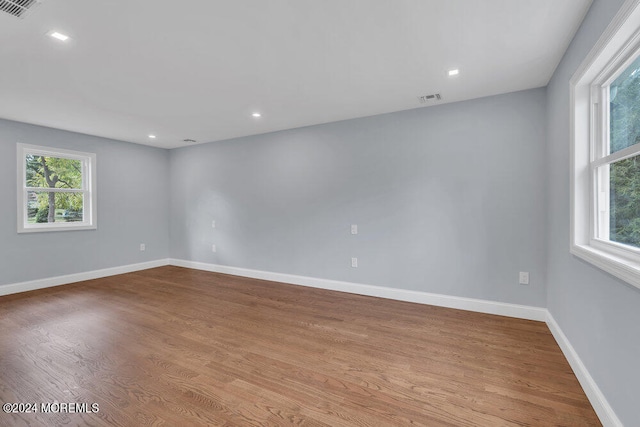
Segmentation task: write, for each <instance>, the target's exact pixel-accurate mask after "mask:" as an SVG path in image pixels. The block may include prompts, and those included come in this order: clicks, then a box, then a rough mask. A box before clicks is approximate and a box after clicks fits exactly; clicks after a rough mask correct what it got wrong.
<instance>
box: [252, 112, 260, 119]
mask: <svg viewBox="0 0 640 427" xmlns="http://www.w3.org/2000/svg"><path fill="white" fill-rule="evenodd" d="M252 116H253V117H256V118H257V117H261V116H262V114H260V113H253V114H252Z"/></svg>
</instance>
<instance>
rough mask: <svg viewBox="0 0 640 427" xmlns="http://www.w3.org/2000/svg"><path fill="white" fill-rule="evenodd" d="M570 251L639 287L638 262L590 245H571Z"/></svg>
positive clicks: (639, 272) (639, 268)
mask: <svg viewBox="0 0 640 427" xmlns="http://www.w3.org/2000/svg"><path fill="white" fill-rule="evenodd" d="M571 253H572V254H573V255H575V256H577V257H579V258H582V259H583V260H585V261H587V262H589V263H591V264H593V265H595V266H596V267H598V268H600V269H602V270H604V271H606V272H607V273H609V274H612V275H614V276H616V277H617V278H619V279H622V280H624V281H625V282H627V283H629V284H631V285H633V286H635V287H636V288H640V262H638V261H634V260H631V259H629V258H626V257H623V256H619V255H614V254H612V253H610V252H607V251H603V250H601V249H597V248H595V247H593V246H591V245H572V246H571Z"/></svg>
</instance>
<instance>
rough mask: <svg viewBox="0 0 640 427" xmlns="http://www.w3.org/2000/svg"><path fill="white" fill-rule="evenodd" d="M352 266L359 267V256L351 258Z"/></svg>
mask: <svg viewBox="0 0 640 427" xmlns="http://www.w3.org/2000/svg"><path fill="white" fill-rule="evenodd" d="M351 267H353V268H358V258H351Z"/></svg>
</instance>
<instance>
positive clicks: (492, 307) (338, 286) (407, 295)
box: [169, 259, 547, 322]
mask: <svg viewBox="0 0 640 427" xmlns="http://www.w3.org/2000/svg"><path fill="white" fill-rule="evenodd" d="M169 262H170V264H171V265H175V266H179V267H186V268H193V269H196V270H204V271H212V272H216V273H224V274H231V275H234V276H242V277H251V278H253V279H262V280H270V281H273V282H282V283H289V284H292V285H302V286H309V287H312V288H321V289H329V290H333V291H340V292H349V293H352V294H358V295H367V296H372V297H380V298H387V299H393V300H399V301H408V302H415V303H420V304H429V305H437V306H440V307H448V308H457V309H460V310H469V311H477V312H480V313H488V314H497V315H500V316H508V317H517V318H520V319H528V320H537V321H541V322H544V321H545V320H546V319H547V310H546V309H545V308H542V307H531V306H526V305H518V304H508V303H503V302H496V301H487V300H481V299H474V298H464V297H455V296H449V295H442V294H432V293H428V292H420V291H411V290H406V289H395V288H388V287H383V286H373V285H364V284H360V283H351V282H341V281H337V280H327V279H318V278H315V277H307V276H295V275H292V274H284V273H273V272H270V271H260V270H251V269H247V268H239V267H229V266H225V265H218V264H208V263H203V262H195V261H186V260H181V259H170V260H169Z"/></svg>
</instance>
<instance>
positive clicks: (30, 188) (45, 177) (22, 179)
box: [17, 144, 96, 233]
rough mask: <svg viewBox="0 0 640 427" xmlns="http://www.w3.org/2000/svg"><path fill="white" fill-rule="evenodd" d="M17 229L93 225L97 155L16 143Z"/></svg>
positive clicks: (31, 230) (33, 229)
mask: <svg viewBox="0 0 640 427" xmlns="http://www.w3.org/2000/svg"><path fill="white" fill-rule="evenodd" d="M17 153H18V156H17V157H18V158H17V160H18V232H19V233H26V232H38V231H62V230H86V229H94V228H96V191H95V189H96V180H95V168H96V166H95V164H96V155H95V154H92V153H82V152H78V151H70V150H62V149H57V148H49V147H40V146H35V145H27V144H18V145H17Z"/></svg>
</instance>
